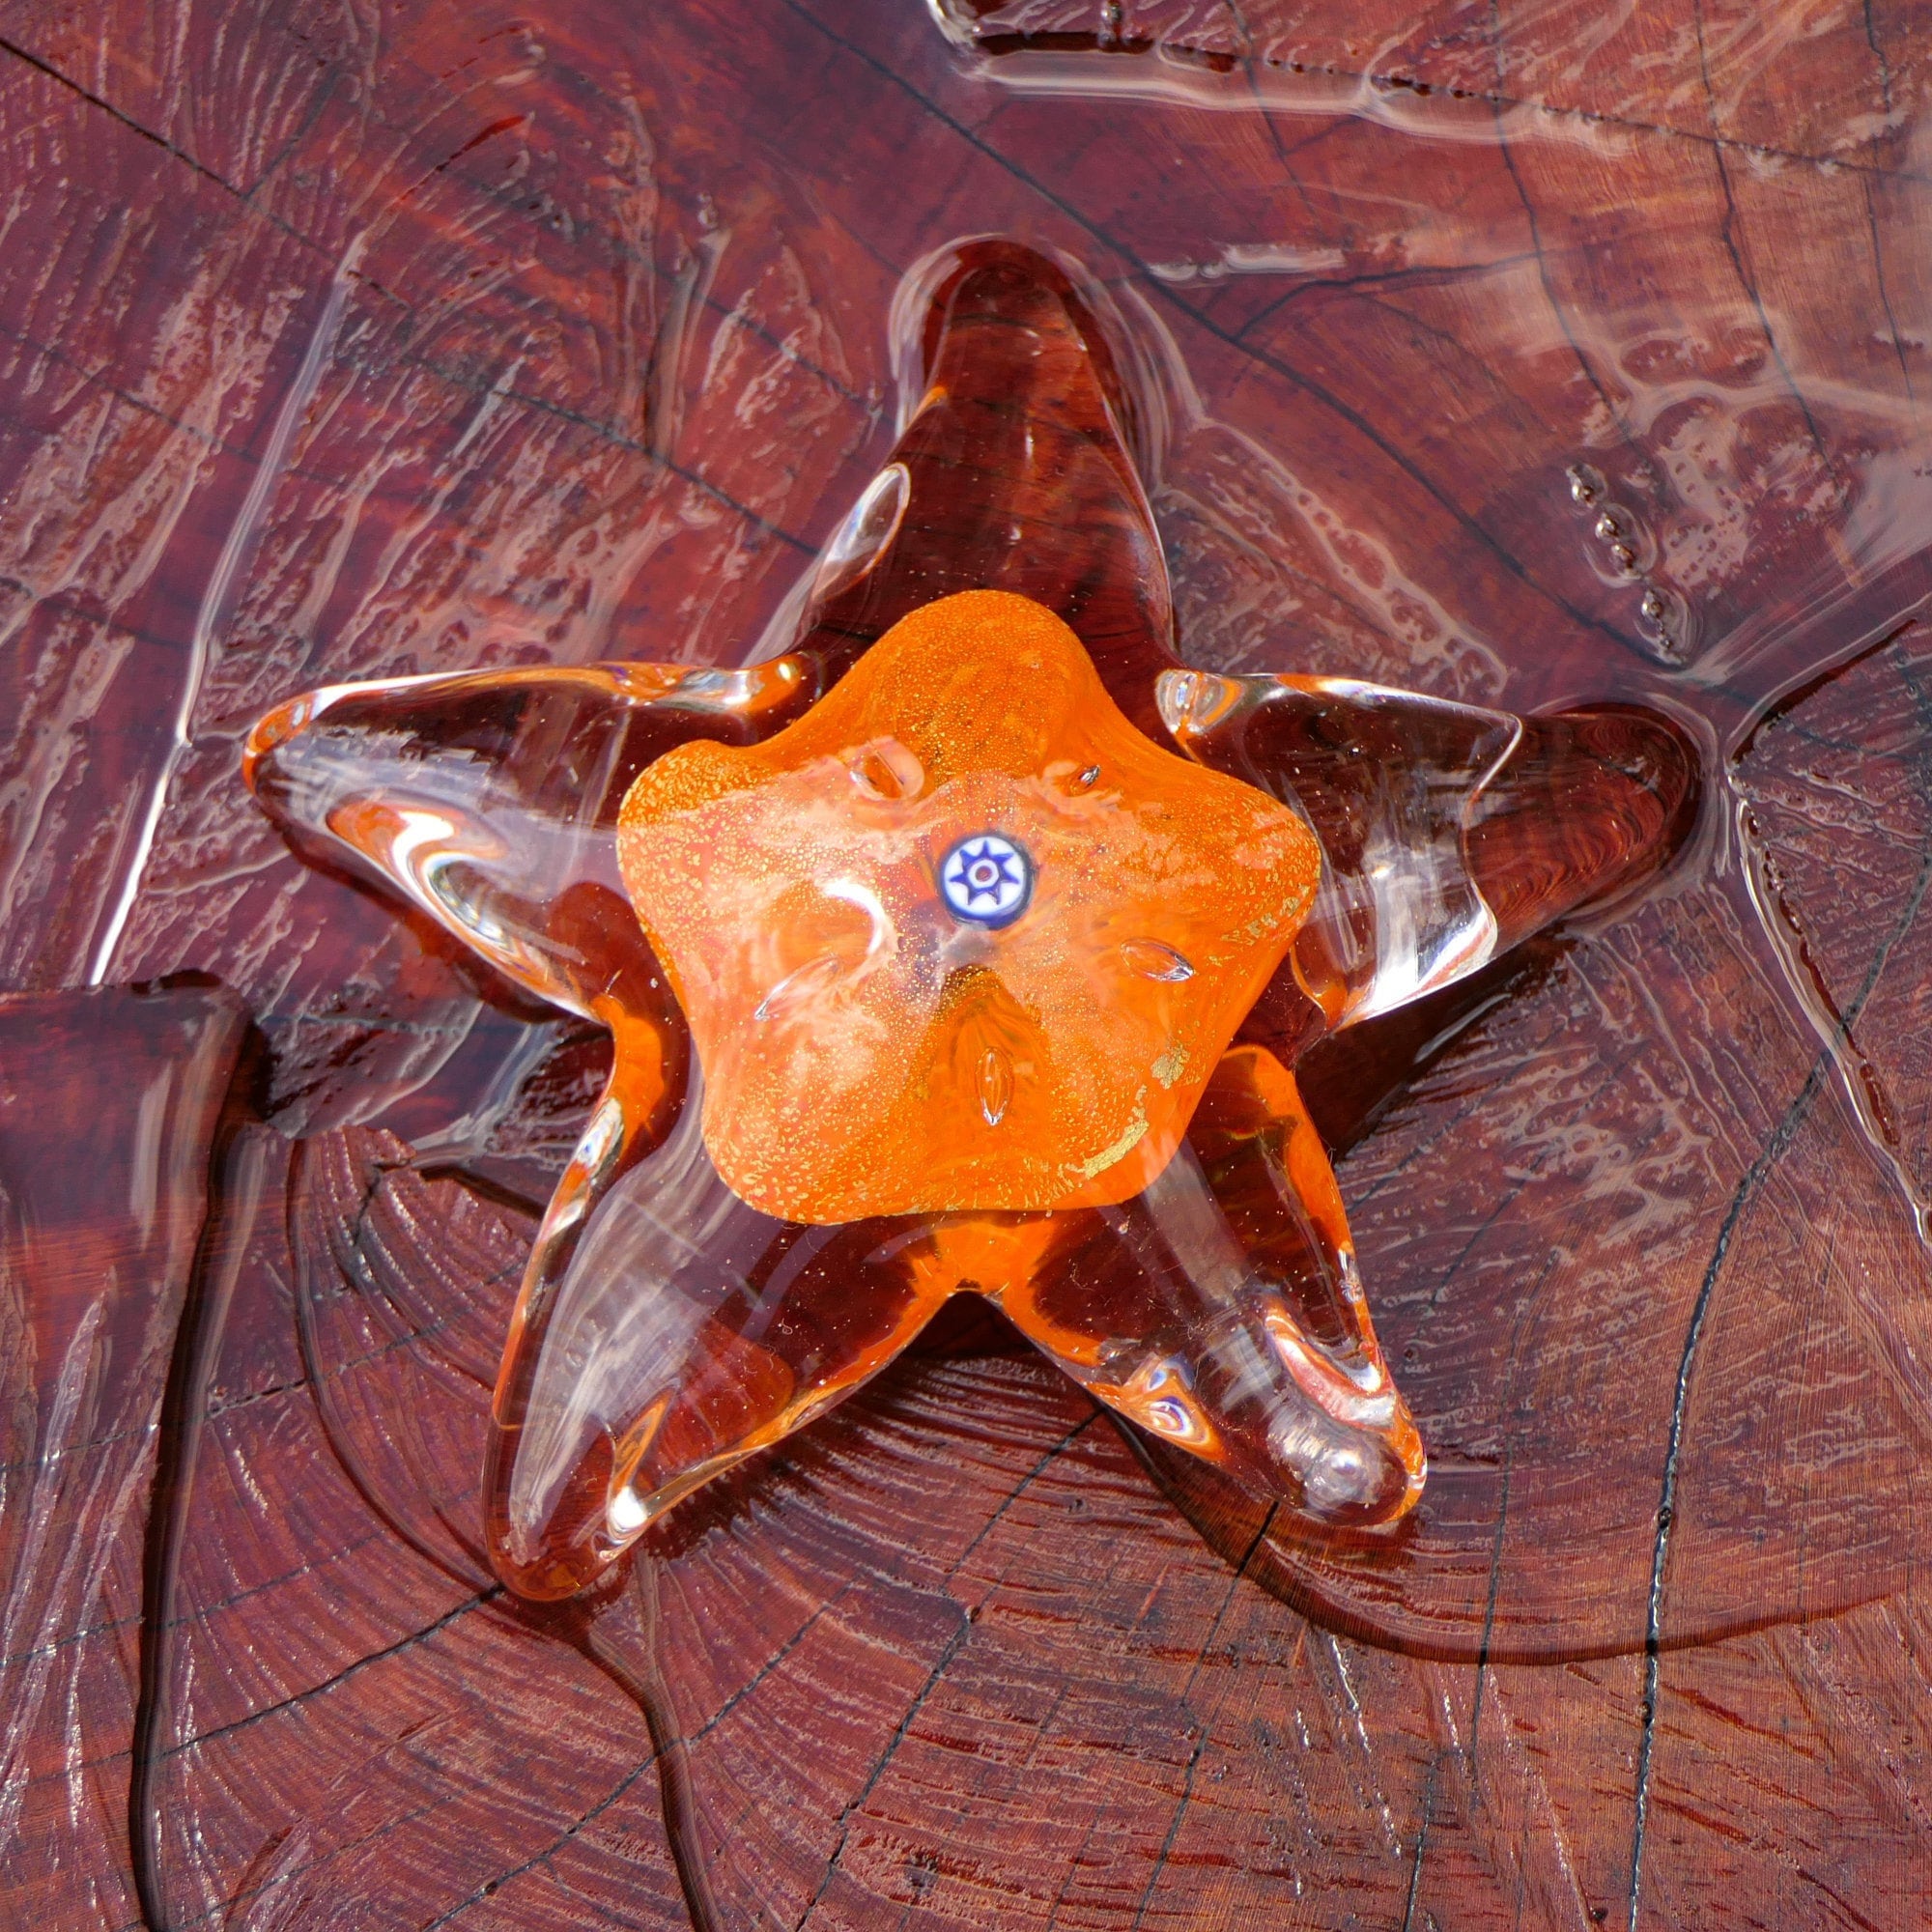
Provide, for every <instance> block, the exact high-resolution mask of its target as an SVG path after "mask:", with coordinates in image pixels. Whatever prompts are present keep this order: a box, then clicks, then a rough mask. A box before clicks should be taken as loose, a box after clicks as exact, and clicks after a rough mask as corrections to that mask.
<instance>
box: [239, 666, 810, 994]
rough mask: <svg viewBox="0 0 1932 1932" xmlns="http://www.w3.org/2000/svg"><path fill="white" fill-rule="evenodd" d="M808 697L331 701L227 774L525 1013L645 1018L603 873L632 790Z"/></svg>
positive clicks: (443, 692) (589, 684) (444, 681)
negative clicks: (384, 891) (675, 751)
mask: <svg viewBox="0 0 1932 1932" xmlns="http://www.w3.org/2000/svg"><path fill="white" fill-rule="evenodd" d="M817 695H818V693H817V684H816V676H815V672H814V670H813V668H812V667H811V666H810V665H809V664H807V663H806V662H805V661H804V660H802V659H798V658H780V659H777V660H774V661H773V662H771V663H769V664H764V665H758V666H754V667H753V668H749V669H745V670H738V671H718V670H701V669H693V668H690V667H688V666H679V665H627V664H611V665H591V666H586V667H584V668H578V669H536V670H511V671H474V672H463V673H459V674H457V675H454V676H446V677H407V678H391V679H387V680H384V681H382V682H377V683H368V684H338V685H328V686H326V687H324V688H323V689H322V690H320V691H312V692H308V693H305V694H304V695H303V696H300V697H297V698H294V699H292V700H291V701H290V702H288V703H286V704H283V705H281V706H279V707H278V708H277V709H275V710H273V711H271V712H270V713H269V715H268V716H267V717H266V718H264V719H263V720H262V721H261V723H260V724H258V725H256V726H255V729H254V731H253V732H252V733H251V734H250V736H249V740H248V744H247V748H246V751H245V753H244V754H243V764H242V770H243V774H244V776H245V777H246V779H247V781H248V783H249V785H250V786H251V788H252V789H253V790H254V792H255V795H256V797H257V798H258V799H260V801H261V802H262V804H263V805H264V806H266V807H267V808H268V809H269V810H270V811H271V812H273V813H274V815H275V816H276V817H277V818H278V819H280V820H281V821H282V822H283V823H284V825H285V826H287V827H289V828H290V829H291V830H293V831H295V832H296V833H298V835H306V836H307V837H308V838H309V839H310V840H311V841H313V842H315V843H318V844H320V845H321V846H323V847H324V848H325V849H326V850H327V852H328V853H329V854H330V855H331V856H334V857H336V858H338V859H341V858H345V857H346V858H348V859H349V860H350V861H351V862H352V863H353V864H354V865H355V866H356V867H358V868H359V869H361V870H364V871H373V872H374V873H375V874H376V875H377V876H378V877H379V878H380V879H383V880H385V881H386V882H387V883H389V884H390V885H392V886H394V887H395V888H397V889H398V890H399V891H401V892H402V893H403V894H404V895H406V896H407V897H408V898H410V899H411V900H412V901H413V902H414V903H415V904H416V905H418V906H420V907H421V908H422V909H423V910H424V911H425V912H427V913H428V914H430V916H431V917H432V918H434V919H435V920H437V921H438V922H439V923H440V924H442V925H444V926H446V927H447V928H448V929H449V930H450V931H451V932H453V933H454V934H455V935H456V936H457V938H459V939H461V940H463V941H464V942H465V943H466V944H468V945H469V946H471V947H473V948H474V949H475V950H476V951H477V952H480V953H482V955H483V956H484V957H485V958H486V959H488V960H489V961H490V962H491V964H492V965H494V966H496V967H497V969H498V970H499V971H501V972H502V973H504V974H506V975H507V976H508V977H509V978H510V979H512V980H515V981H516V982H517V983H518V984H519V985H521V986H523V987H525V988H526V989H527V990H528V991H530V992H532V993H535V994H536V995H537V996H538V997H539V998H541V999H545V1000H548V1001H551V1002H553V1003H554V1004H555V1005H557V1006H560V1007H564V1008H567V1009H570V1010H572V1011H575V1012H580V1013H585V1014H590V1013H593V1012H596V1011H598V1009H599V1008H600V1006H603V1005H608V1004H609V1001H610V999H611V997H612V996H617V995H621V996H622V1002H623V1004H626V1005H641V1007H642V1008H643V1009H651V1008H652V1007H653V1006H654V1005H655V1004H656V1002H654V1001H653V1000H652V999H651V997H650V992H651V982H652V981H653V980H656V979H657V978H659V977H661V976H659V975H658V974H657V973H656V969H655V964H654V962H653V961H652V958H651V953H650V948H649V946H648V945H647V944H646V942H645V940H644V936H643V933H642V931H641V930H640V929H639V924H638V921H637V915H636V914H635V913H634V912H633V911H632V909H631V904H630V900H629V898H628V897H627V896H626V895H625V893H624V888H623V881H622V879H621V878H620V877H619V874H618V870H617V853H616V843H615V838H614V826H615V822H616V817H617V810H618V808H619V806H620V805H621V804H622V803H623V798H624V793H625V791H626V790H627V789H628V788H629V786H630V784H631V781H633V780H634V779H635V778H636V777H637V775H638V773H639V771H641V770H642V769H643V767H644V766H645V765H647V764H648V763H650V762H651V760H652V759H654V758H656V757H658V756H659V755H660V754H661V753H664V752H667V751H668V750H669V749H670V748H671V747H672V746H673V745H677V744H680V743H683V742H684V741H685V740H687V739H691V738H711V739H719V740H722V741H724V742H725V743H736V744H744V743H749V742H751V741H753V739H756V738H759V737H763V736H765V735H767V734H768V733H770V732H772V731H775V730H777V729H779V728H780V727H781V726H782V725H785V724H787V723H789V722H790V720H791V719H793V718H794V717H796V716H798V715H799V714H800V713H801V712H802V711H803V710H804V709H805V708H806V706H807V705H808V704H809V703H810V700H811V699H812V698H813V697H815V696H817Z"/></svg>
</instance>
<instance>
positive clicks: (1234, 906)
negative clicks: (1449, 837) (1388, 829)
mask: <svg viewBox="0 0 1932 1932" xmlns="http://www.w3.org/2000/svg"><path fill="white" fill-rule="evenodd" d="M618 856H619V861H620V864H621V867H622V871H623V878H624V883H625V886H626V889H627V890H628V891H629V893H630V895H631V899H632V902H633V904H634V906H635V907H636V909H637V913H638V916H639V920H640V922H641V923H642V925H643V928H644V930H645V932H646V933H647V934H648V936H649V937H650V939H651V941H652V944H653V945H654V947H655V948H656V950H657V952H658V956H659V958H660V959H661V960H662V961H663V962H664V964H665V967H666V969H667V971H668V974H669V976H670V980H671V983H672V985H673V987H674V989H675V991H676V993H677V996H678V999H679V1002H680V1004H681V1005H682V1007H683V1009H684V1011H685V1014H686V1017H687V1019H688V1020H689V1021H690V1024H691V1030H692V1037H693V1040H694V1043H695V1044H696V1050H697V1055H698V1060H699V1063H700V1065H701V1066H702V1068H703V1072H704V1116H703V1129H704V1139H705V1144H706V1147H707V1150H708V1151H709V1152H710V1154H711V1157H712V1160H713V1162H714V1164H715V1165H716V1167H717V1169H718V1171H719V1173H720V1174H721V1175H722V1176H723V1177H724V1179H725V1182H726V1183H727V1184H728V1185H729V1186H730V1187H731V1188H732V1189H733V1190H734V1191H735V1192H736V1193H737V1194H738V1195H739V1196H740V1197H741V1198H742V1199H744V1200H745V1201H747V1202H749V1203H750V1204H751V1205H752V1206H753V1207H755V1208H761V1209H763V1210H764V1211H765V1212H768V1213H771V1214H774V1215H778V1216H780V1217H781V1218H783V1219H786V1220H793V1221H808V1222H817V1223H835V1222H844V1221H853V1220H859V1219H863V1218H866V1217H867V1216H870V1215H877V1214H901V1213H913V1212H949V1211H953V1210H966V1209H981V1210H990V1209H1012V1210H1022V1209H1047V1208H1069V1207H1077V1206H1094V1205H1107V1204H1111V1203H1114V1202H1118V1201H1123V1200H1126V1199H1128V1198H1129V1197H1130V1196H1132V1195H1134V1194H1137V1193H1139V1192H1140V1191H1141V1190H1142V1189H1143V1188H1144V1187H1146V1186H1147V1185H1148V1183H1149V1181H1150V1180H1151V1179H1153V1177H1154V1176H1155V1175H1157V1174H1158V1173H1159V1172H1160V1171H1161V1169H1162V1168H1163V1167H1165V1165H1166V1164H1167V1161H1168V1159H1169V1158H1170V1157H1171V1156H1172V1154H1173V1152H1174V1151H1175V1149H1176V1147H1177V1146H1178V1145H1179V1141H1180V1138H1181V1135H1182V1134H1183V1133H1184V1131H1185V1129H1186V1126H1187V1122H1188V1120H1189V1118H1190V1116H1191V1114H1192V1112H1193V1109H1194V1105H1195V1102H1196V1101H1197V1100H1198V1099H1199V1097H1200V1094H1201V1092H1202V1090H1203V1088H1204V1087H1205V1085H1206V1083H1207V1080H1208V1075H1209V1074H1210V1073H1211V1072H1212V1070H1213V1067H1214V1064H1215V1062H1216V1060H1217V1059H1218V1058H1219V1056H1220V1054H1221V1053H1222V1052H1223V1051H1224V1050H1225V1048H1226V1047H1227V1045H1228V1042H1229V1040H1230V1039H1231V1038H1232V1037H1233V1035H1234V1031H1235V1028H1236V1026H1237V1025H1238V1024H1239V1022H1240V1020H1241V1018H1242V1016H1243V1015H1244V1014H1245V1012H1246V1011H1247V1009H1248V1007H1249V1006H1250V1005H1251V1004H1252V1002H1253V1000H1254V999H1255V997H1256V995H1257V993H1258V992H1259V991H1260V989H1261V987H1262V986H1263V985H1264V983H1265V982H1266V980H1267V979H1268V977H1269V975H1270V974H1271V973H1272V972H1273V970H1274V968H1275V967H1276V965H1277V964H1278V963H1279V962H1280V959H1281V957H1282V955H1283V953H1284V952H1286V950H1287V948H1288V945H1289V943H1290V941H1291V940H1292V939H1293V935H1294V932H1295V930H1296V928H1297V927H1298V925H1299V924H1300V923H1301V920H1302V918H1303V916H1304V915H1305V913H1306V910H1307V907H1308V904H1309V901H1310V899H1311V897H1312V896H1313V893H1314V889H1315V884H1316V880H1317V876H1318V871H1319V867H1320V858H1319V852H1318V848H1317V846H1316V843H1315V839H1314V837H1313V835H1312V834H1311V833H1310V832H1309V831H1308V829H1307V827H1306V826H1305V825H1304V824H1303V823H1302V822H1301V820H1300V819H1299V818H1297V817H1296V816H1295V815H1294V814H1293V812H1291V811H1290V810H1287V809H1286V808H1285V807H1284V806H1282V805H1280V804H1279V803H1278V802H1276V801H1275V800H1274V799H1272V798H1270V797H1268V796H1267V795H1266V794H1265V793H1264V792H1262V791H1260V790H1259V789H1257V788H1255V787H1253V786H1250V785H1246V784H1243V783H1241V782H1240V781H1237V780H1236V779H1232V778H1229V777H1226V776H1224V775H1222V774H1218V773H1214V772H1209V771H1207V770H1205V769H1203V768H1202V767H1200V766H1198V765H1195V764H1193V763H1191V762H1190V761H1188V760H1187V759H1185V758H1183V757H1181V756H1179V754H1177V753H1173V752H1169V751H1166V750H1164V749H1163V748H1162V747H1160V746H1158V745H1156V744H1155V743H1154V742H1153V741H1152V740H1151V739H1150V738H1148V737H1147V736H1146V735H1145V734H1143V733H1142V732H1141V731H1140V730H1138V729H1137V728H1136V727H1135V726H1134V725H1131V724H1130V723H1129V722H1128V721H1127V719H1126V718H1125V717H1124V716H1122V713H1121V712H1120V710H1119V709H1118V708H1117V707H1116V706H1115V704H1114V702H1113V700H1112V699H1111V698H1110V697H1108V696H1107V695H1106V692H1105V690H1104V689H1103V687H1102V685H1101V683H1100V680H1099V677H1098V675H1097V674H1096V672H1095V671H1094V666H1093V663H1092V661H1091V660H1090V659H1089V657H1088V655H1087V653H1086V651H1085V649H1084V648H1083V647H1082V646H1081V644H1080V641H1079V639H1077V638H1076V637H1075V636H1074V635H1073V633H1072V632H1071V631H1070V630H1069V629H1067V627H1066V626H1065V624H1064V623H1062V622H1061V620H1060V619H1059V618H1058V617H1056V616H1055V615H1054V614H1053V613H1052V612H1051V611H1047V610H1046V609H1045V608H1044V607H1042V606H1041V605H1038V604H1036V603H1034V602H1032V601H1031V600H1030V599H1027V598H1024V597H1019V596H1014V595H1011V594H1009V593H1007V592H1000V591H968V592H964V593H961V594H959V595H957V596H953V597H948V598H944V599H942V600H940V601H939V602H937V603H935V604H930V605H927V606H925V607H924V608H923V609H922V610H919V611H914V612H912V613H911V614H910V615H909V616H907V617H905V618H903V619H901V620H900V622H899V623H897V624H896V625H895V626H894V627H893V629H892V630H891V631H889V632H888V633H887V634H886V636H885V637H884V638H882V639H880V640H879V641H878V642H877V643H876V644H874V645H873V646H872V648H871V649H870V650H869V651H868V652H867V654H866V656H865V657H863V658H862V659H861V660H860V661H859V663H858V664H857V665H856V666H855V667H854V668H852V669H851V670H850V671H848V672H847V673H846V675H845V676H844V677H843V678H842V679H841V680H840V681H839V682H838V684H837V685H836V686H835V687H834V688H833V689H832V691H831V692H829V693H828V694H827V695H826V696H825V697H824V698H822V699H821V700H820V701H819V702H818V704H817V705H815V706H814V707H813V708H812V709H811V710H810V712H808V713H807V714H806V716H805V717H803V718H801V719H800V720H798V721H797V722H796V723H795V724H793V725H790V726H788V727H787V728H786V729H784V730H783V731H781V732H779V733H777V734H776V735H775V736H774V737H772V738H770V739H768V740H766V741H765V742H764V743H762V744H760V745H755V746H751V747H744V748H739V747H727V746H723V745H718V744H713V743H708V742H706V743H690V744H686V745H681V746H679V747H677V748H676V749H675V750H674V751H671V752H669V753H667V754H666V755H665V756H663V757H662V758H660V759H658V760H657V761H656V763H654V764H652V765H650V766H649V767H647V768H646V769H645V770H644V771H643V772H642V773H641V774H640V775H639V778H638V780H637V781H636V783H635V784H634V785H633V786H632V788H631V791H630V793H629V795H628V796H627V797H626V799H625V802H624V807H623V811H622V813H621V816H620V819H619V826H618Z"/></svg>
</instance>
